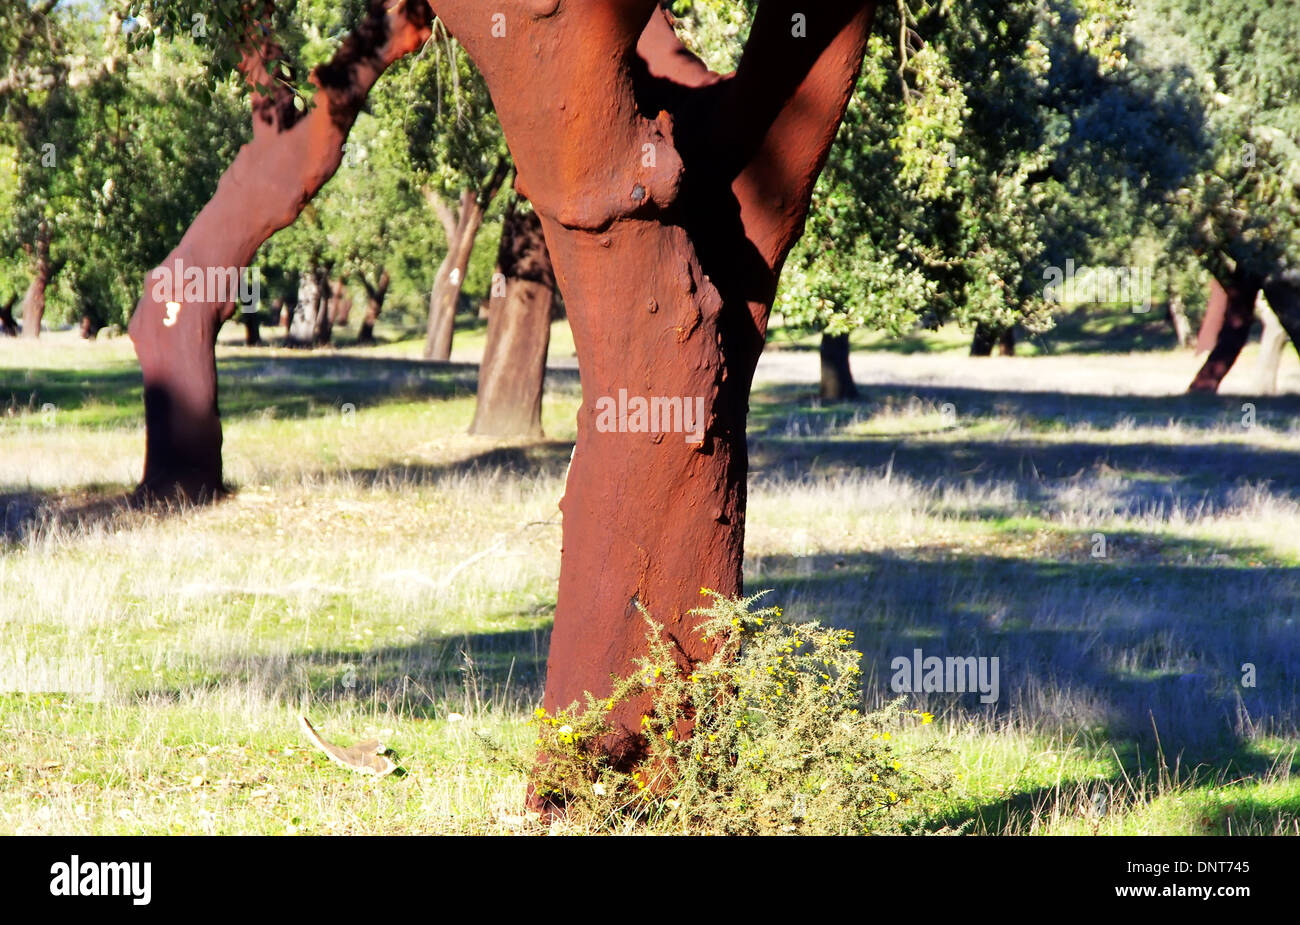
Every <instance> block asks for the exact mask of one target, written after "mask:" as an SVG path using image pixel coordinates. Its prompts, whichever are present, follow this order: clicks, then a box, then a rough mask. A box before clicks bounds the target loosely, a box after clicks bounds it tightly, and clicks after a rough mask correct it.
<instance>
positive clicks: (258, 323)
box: [239, 312, 262, 347]
mask: <svg viewBox="0 0 1300 925" xmlns="http://www.w3.org/2000/svg"><path fill="white" fill-rule="evenodd" d="M239 323H240V324H242V325H243V326H244V346H245V347H260V346H261V345H262V315H261V313H260V312H240V313H239Z"/></svg>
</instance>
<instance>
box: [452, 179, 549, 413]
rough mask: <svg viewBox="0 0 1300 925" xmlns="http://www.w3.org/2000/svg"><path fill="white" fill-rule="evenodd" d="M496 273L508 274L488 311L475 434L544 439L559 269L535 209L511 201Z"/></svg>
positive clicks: (479, 375) (505, 220) (502, 230)
mask: <svg viewBox="0 0 1300 925" xmlns="http://www.w3.org/2000/svg"><path fill="white" fill-rule="evenodd" d="M497 272H498V273H499V274H500V275H501V276H502V277H504V290H505V291H504V292H503V293H502V294H501V295H499V296H493V298H492V304H491V307H490V308H489V309H488V330H487V346H486V347H485V348H484V351H483V362H482V363H481V364H480V365H479V374H478V399H477V402H476V404H475V408H474V422H473V424H471V425H470V433H472V434H481V435H484V436H493V437H541V436H542V391H543V387H544V385H545V381H546V350H547V347H548V346H549V345H550V341H551V307H552V305H553V304H554V301H555V271H554V269H553V268H552V266H551V255H550V253H549V252H548V251H547V249H546V239H545V238H544V237H543V235H542V222H541V219H539V218H538V217H537V213H535V212H533V211H532V210H531V209H528V210H521V209H517V208H515V207H514V206H513V204H512V206H511V208H510V209H508V211H507V212H506V215H505V219H504V220H503V224H502V228H501V245H500V248H499V249H498V252H497ZM493 288H494V289H495V288H496V286H495V284H494V286H493Z"/></svg>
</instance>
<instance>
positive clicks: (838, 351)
mask: <svg viewBox="0 0 1300 925" xmlns="http://www.w3.org/2000/svg"><path fill="white" fill-rule="evenodd" d="M821 368H822V382H821V397H822V398H823V399H825V400H826V401H848V400H852V399H856V398H857V397H858V387H857V385H856V384H855V383H854V381H853V369H852V367H851V366H850V365H849V335H847V334H826V333H823V334H822V344H821Z"/></svg>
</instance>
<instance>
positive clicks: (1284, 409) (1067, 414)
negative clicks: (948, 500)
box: [749, 364, 1300, 438]
mask: <svg viewBox="0 0 1300 925" xmlns="http://www.w3.org/2000/svg"><path fill="white" fill-rule="evenodd" d="M1115 375H1116V378H1117V379H1121V378H1122V376H1123V369H1122V367H1120V366H1119V364H1117V368H1116V372H1115ZM860 389H861V391H862V393H863V396H864V397H863V399H861V400H859V401H856V402H823V401H820V400H818V399H815V398H810V397H809V393H808V386H807V385H806V384H802V383H761V384H759V385H757V386H755V388H754V396H753V398H754V400H753V403H752V405H751V413H750V423H749V434H750V436H751V437H766V438H775V437H787V438H793V437H799V436H824V435H829V434H833V433H836V432H837V431H839V430H841V429H843V427H844V426H845V425H846V424H848V423H850V422H852V421H854V420H855V419H856V420H859V421H864V420H867V419H869V418H870V417H872V416H873V415H876V414H879V413H882V412H894V413H898V412H903V411H908V410H911V411H921V410H926V411H931V412H933V413H934V414H936V415H938V414H939V413H940V411H941V409H942V407H943V405H944V404H945V403H951V404H952V409H951V410H952V413H953V415H955V420H956V421H957V423H958V424H959V425H970V424H972V423H976V422H978V421H980V420H981V419H984V418H1011V419H1014V420H1015V421H1016V422H1017V423H1018V424H1020V425H1021V426H1022V427H1026V428H1034V429H1043V430H1048V431H1055V432H1060V433H1067V432H1069V430H1070V429H1071V428H1078V427H1088V428H1091V429H1093V430H1106V429H1110V428H1114V427H1116V426H1124V427H1142V426H1146V427H1159V428H1163V427H1167V426H1169V425H1170V424H1171V423H1174V422H1177V423H1178V424H1180V425H1181V426H1183V427H1187V428H1193V429H1198V428H1199V429H1216V430H1226V431H1231V430H1234V429H1242V430H1243V431H1244V425H1243V421H1245V420H1247V419H1248V414H1247V411H1248V410H1249V409H1243V405H1245V404H1249V405H1250V406H1252V407H1253V409H1254V423H1255V426H1267V427H1271V428H1274V429H1278V430H1282V431H1287V430H1293V429H1295V427H1296V426H1297V423H1300V395H1291V394H1288V395H1257V396H1256V395H1249V396H1247V395H1206V394H1203V393H1195V394H1193V393H1180V394H1177V395H1122V394H1121V395H1104V394H1097V393H1090V392H1059V391H1051V390H1046V389H1045V390H1043V391H1019V390H1013V389H1006V390H999V389H991V388H989V389H983V388H972V387H959V386H938V385H936V386H925V385H913V384H907V385H876V384H873V385H866V386H860ZM944 432H951V428H940V429H936V430H935V431H934V433H944Z"/></svg>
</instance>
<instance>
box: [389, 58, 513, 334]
mask: <svg viewBox="0 0 1300 925" xmlns="http://www.w3.org/2000/svg"><path fill="white" fill-rule="evenodd" d="M389 91H390V92H388V93H386V94H385V95H384V96H383V97H382V98H380V99H377V100H376V103H375V111H376V114H377V115H378V116H379V118H380V119H382V120H384V121H385V122H390V123H394V124H396V125H397V126H400V130H401V131H402V132H403V134H404V135H405V137H406V139H407V163H408V164H409V168H410V169H411V170H412V171H413V172H414V173H415V176H416V177H417V178H418V182H419V184H420V186H421V190H422V192H423V194H424V196H425V199H426V201H427V202H428V205H429V209H430V211H431V212H432V213H433V215H434V216H436V217H437V220H438V222H439V224H440V225H441V227H442V229H443V233H444V236H445V240H446V252H445V256H444V257H443V260H442V263H441V264H440V265H439V266H438V272H437V274H436V275H435V277H434V283H433V290H432V291H431V293H430V295H429V316H428V324H427V328H426V336H425V345H424V357H425V359H434V360H446V359H448V358H449V357H450V356H451V345H452V339H453V334H454V331H455V321H456V310H457V307H458V305H459V302H460V294H461V290H462V288H463V287H464V285H465V280H466V276H467V274H468V272H469V265H470V258H471V256H472V254H473V251H474V244H475V242H476V241H477V240H478V234H479V230H480V229H481V228H482V227H483V222H484V219H485V218H486V216H487V214H488V210H489V209H490V208H491V206H492V203H493V201H494V200H495V199H496V196H497V193H498V192H499V191H500V190H501V188H502V186H503V185H504V184H505V182H506V179H507V176H508V174H509V172H510V168H511V164H510V154H509V151H508V149H507V148H506V144H505V138H504V137H503V135H502V133H501V126H500V123H499V122H498V121H497V117H496V113H495V112H494V111H493V108H492V100H491V98H490V97H489V95H488V92H487V87H486V86H485V85H484V83H483V78H482V77H481V76H480V74H479V72H478V70H477V69H476V68H475V67H474V64H473V63H472V62H471V61H470V59H469V57H468V56H467V55H466V54H465V52H464V50H463V49H462V48H461V46H460V44H459V43H458V42H457V41H456V40H455V39H454V38H452V37H450V36H448V35H446V34H442V35H441V36H440V38H439V40H437V41H435V42H433V43H431V45H430V47H429V48H428V49H426V50H425V53H424V54H422V55H420V56H419V57H417V58H414V59H412V60H411V61H410V62H409V63H407V64H405V65H403V66H402V68H401V71H400V73H399V75H398V76H397V79H395V80H394V81H392V82H391V83H390V85H389Z"/></svg>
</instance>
